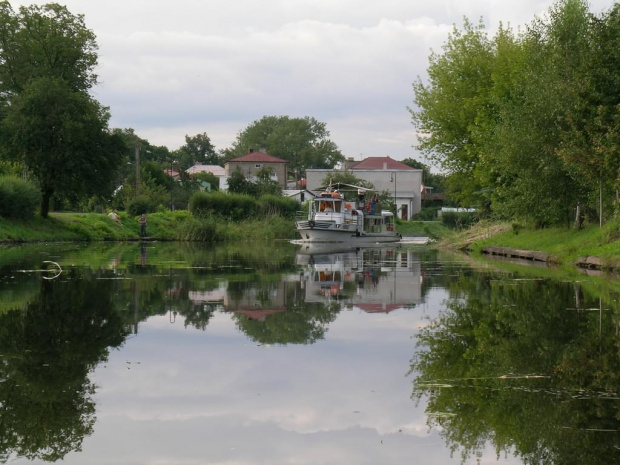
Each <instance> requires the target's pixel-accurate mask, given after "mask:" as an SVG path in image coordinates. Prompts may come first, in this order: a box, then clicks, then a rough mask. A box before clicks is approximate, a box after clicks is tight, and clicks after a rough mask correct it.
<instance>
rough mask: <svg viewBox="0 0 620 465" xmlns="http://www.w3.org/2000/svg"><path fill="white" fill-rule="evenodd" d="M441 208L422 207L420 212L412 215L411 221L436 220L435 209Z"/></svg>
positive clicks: (439, 208)
mask: <svg viewBox="0 0 620 465" xmlns="http://www.w3.org/2000/svg"><path fill="white" fill-rule="evenodd" d="M439 210H441V207H435V206H433V207H423V208H422V210H421V211H420V213H418V214H417V215H414V216H413V217H412V218H411V220H412V221H436V220H437V211H439Z"/></svg>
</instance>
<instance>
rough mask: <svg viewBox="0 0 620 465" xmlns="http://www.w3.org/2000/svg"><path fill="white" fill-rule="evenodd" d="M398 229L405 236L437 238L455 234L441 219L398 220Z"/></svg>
mask: <svg viewBox="0 0 620 465" xmlns="http://www.w3.org/2000/svg"><path fill="white" fill-rule="evenodd" d="M396 231H398V232H399V233H400V234H401V235H402V236H403V237H430V238H431V239H435V240H438V239H442V238H445V237H449V236H452V235H454V232H453V231H452V230H450V229H449V228H447V227H446V226H444V225H443V223H442V222H441V221H402V220H396Z"/></svg>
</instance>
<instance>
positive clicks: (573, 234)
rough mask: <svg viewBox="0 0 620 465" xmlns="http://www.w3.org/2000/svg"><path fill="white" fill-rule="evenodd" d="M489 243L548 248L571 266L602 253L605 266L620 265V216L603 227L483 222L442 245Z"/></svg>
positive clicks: (478, 247) (475, 248)
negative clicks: (515, 225)
mask: <svg viewBox="0 0 620 465" xmlns="http://www.w3.org/2000/svg"><path fill="white" fill-rule="evenodd" d="M488 245H494V246H500V247H511V248H515V249H523V250H537V251H541V252H547V253H549V254H550V255H552V256H554V257H555V258H556V259H558V261H559V262H560V263H561V264H565V265H571V266H572V265H573V264H574V263H575V262H576V261H577V259H578V258H579V257H583V256H593V257H599V258H601V259H602V260H603V263H604V264H605V266H609V267H614V268H616V267H618V266H620V220H614V221H610V222H608V223H607V224H605V225H604V226H603V227H602V228H600V227H599V226H598V225H592V224H590V225H586V226H585V227H584V228H583V229H581V230H576V229H572V228H545V229H526V228H515V227H513V226H512V225H510V224H507V223H481V224H478V225H475V226H474V227H473V228H471V229H469V230H467V231H464V232H462V233H459V234H456V235H454V236H451V237H448V238H446V239H444V240H443V241H442V242H441V243H440V244H439V247H444V248H460V249H463V248H467V249H468V250H470V251H472V252H474V253H476V252H480V251H481V250H482V248H483V247H485V246H488Z"/></svg>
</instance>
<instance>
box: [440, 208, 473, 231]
mask: <svg viewBox="0 0 620 465" xmlns="http://www.w3.org/2000/svg"><path fill="white" fill-rule="evenodd" d="M441 222H442V223H443V224H444V225H445V226H447V227H448V228H451V229H465V228H469V227H470V226H471V225H473V224H475V223H477V222H478V215H477V214H476V213H472V212H443V213H442V214H441Z"/></svg>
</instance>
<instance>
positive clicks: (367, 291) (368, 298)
mask: <svg viewBox="0 0 620 465" xmlns="http://www.w3.org/2000/svg"><path fill="white" fill-rule="evenodd" d="M296 260H297V264H298V265H299V266H300V267H302V270H303V272H302V273H301V274H300V279H301V286H302V289H303V290H304V291H305V293H304V299H305V302H307V303H308V302H325V301H328V302H330V303H332V302H334V301H336V302H339V303H340V304H341V307H345V308H347V309H352V308H354V307H357V308H359V309H361V310H363V311H365V312H368V313H389V312H391V311H393V310H396V309H399V308H411V307H414V306H415V305H417V304H419V303H421V302H422V272H421V264H420V260H419V258H418V257H417V256H415V255H414V253H413V251H412V250H407V249H406V248H400V247H372V248H351V247H349V248H347V247H346V246H345V247H343V246H340V247H339V248H338V245H336V244H332V245H331V248H330V245H329V244H307V245H303V246H302V247H301V249H300V250H299V251H298V253H297V257H296Z"/></svg>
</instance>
